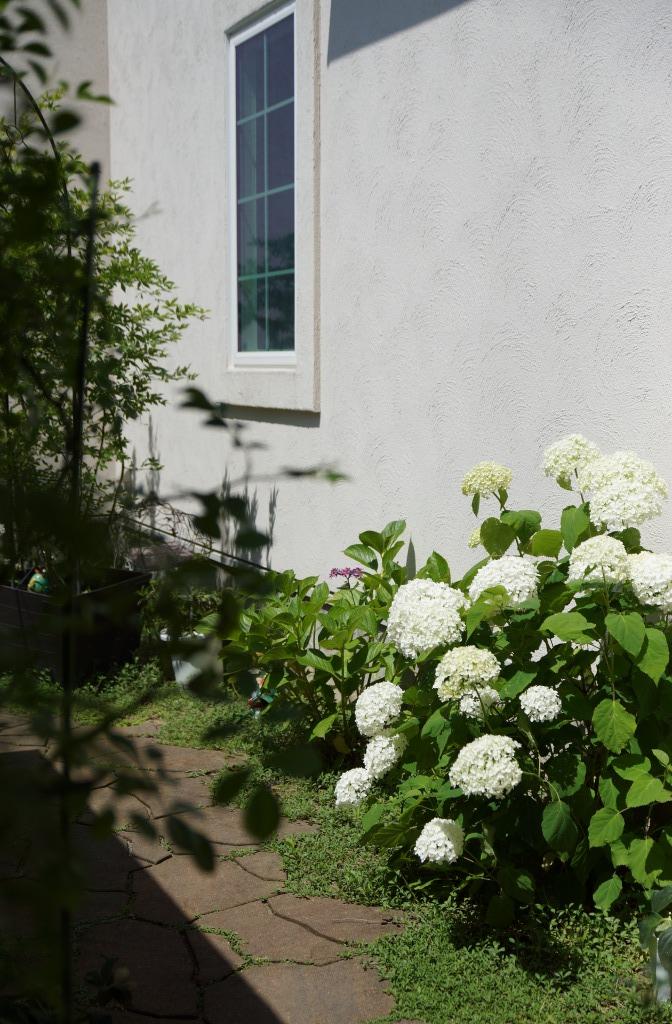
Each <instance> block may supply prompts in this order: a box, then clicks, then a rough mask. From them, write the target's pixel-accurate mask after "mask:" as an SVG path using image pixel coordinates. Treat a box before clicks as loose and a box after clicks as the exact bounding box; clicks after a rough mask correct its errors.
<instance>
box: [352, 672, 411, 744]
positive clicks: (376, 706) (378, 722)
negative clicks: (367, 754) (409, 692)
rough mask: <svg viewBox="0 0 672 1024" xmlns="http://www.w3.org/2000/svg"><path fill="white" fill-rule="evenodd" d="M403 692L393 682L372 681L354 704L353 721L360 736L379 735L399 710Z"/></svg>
mask: <svg viewBox="0 0 672 1024" xmlns="http://www.w3.org/2000/svg"><path fill="white" fill-rule="evenodd" d="M403 697H404V692H403V690H402V689H401V687H400V686H397V685H396V684H395V683H388V682H387V680H386V679H385V680H383V681H382V682H380V683H372V685H371V686H367V688H366V689H365V690H364V691H363V692H362V693H360V695H359V697H358V698H357V702H356V704H355V722H356V723H357V728H358V729H359V731H360V733H361V734H362V736H379V735H380V733H381V732H383V730H384V729H386V728H387V726H388V725H389V724H390V722H392V721H393V720H394V719H395V718H396V717H397V715H398V714H399V712H400V711H401V703H402V700H403Z"/></svg>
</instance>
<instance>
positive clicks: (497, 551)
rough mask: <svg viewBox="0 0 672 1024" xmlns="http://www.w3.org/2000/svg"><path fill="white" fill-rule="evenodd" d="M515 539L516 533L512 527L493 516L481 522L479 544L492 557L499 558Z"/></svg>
mask: <svg viewBox="0 0 672 1024" xmlns="http://www.w3.org/2000/svg"><path fill="white" fill-rule="evenodd" d="M515 539H516V534H515V532H514V530H513V529H512V527H510V526H507V525H506V523H502V522H501V520H499V519H495V518H494V516H493V517H491V518H490V519H485V520H484V521H483V522H482V523H481V544H482V545H483V547H484V548H485V550H486V551H487V552H488V554H489V555H492V557H493V558H500V557H501V556H502V555H503V554H504V552H505V551H507V550H508V548H510V547H511V545H512V544H513V542H514V540H515Z"/></svg>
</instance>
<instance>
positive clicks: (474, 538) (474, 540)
mask: <svg viewBox="0 0 672 1024" xmlns="http://www.w3.org/2000/svg"><path fill="white" fill-rule="evenodd" d="M480 546H481V528H480V526H477V527H476V529H475V530H472V531H471V534H470V535H469V540H468V541H467V547H468V548H479V547H480Z"/></svg>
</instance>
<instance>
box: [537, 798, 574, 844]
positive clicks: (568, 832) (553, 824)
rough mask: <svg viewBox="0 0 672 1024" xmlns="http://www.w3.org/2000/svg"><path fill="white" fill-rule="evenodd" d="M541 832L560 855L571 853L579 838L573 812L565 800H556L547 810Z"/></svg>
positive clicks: (542, 820) (542, 821)
mask: <svg viewBox="0 0 672 1024" xmlns="http://www.w3.org/2000/svg"><path fill="white" fill-rule="evenodd" d="M541 831H542V833H543V836H544V839H545V840H546V842H547V843H548V845H549V846H550V847H551V849H553V850H557V852H558V853H571V852H572V850H573V849H574V847H575V846H576V842H577V839H578V838H579V830H578V828H577V827H576V824H575V822H574V819H573V818H572V812H571V811H570V809H569V806H568V805H567V804H566V803H565V802H564V800H554V801H553V803H552V804H549V805H548V807H546V808H545V810H544V813H543V816H542V819H541Z"/></svg>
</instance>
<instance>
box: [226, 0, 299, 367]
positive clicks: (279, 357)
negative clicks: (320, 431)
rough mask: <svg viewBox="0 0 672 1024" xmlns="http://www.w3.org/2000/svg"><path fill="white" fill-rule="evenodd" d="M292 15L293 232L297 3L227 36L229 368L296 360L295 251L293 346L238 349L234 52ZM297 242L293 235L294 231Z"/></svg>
mask: <svg viewBox="0 0 672 1024" xmlns="http://www.w3.org/2000/svg"><path fill="white" fill-rule="evenodd" d="M290 14H291V15H292V16H293V19H294V20H293V25H292V45H293V49H294V72H293V73H294V83H293V84H294V105H293V108H294V153H293V156H294V224H295V231H296V211H297V206H298V202H299V197H298V196H297V188H296V185H297V182H296V138H297V121H296V111H297V95H296V85H297V75H296V59H297V54H296V35H297V32H296V3H295V2H294V0H292V3H289V4H283V5H282V6H281V7H278V8H277V9H275V10H273V11H272V12H271V13H270V14H268V15H266V17H263V18H261V19H259V20H258V21H255V22H254V24H252V25H250V26H249V28H245V29H242V30H241V31H239V32H236V33H235V34H232V35H231V36H230V40H229V41H230V52H229V119H228V150H229V253H230V262H229V277H230V302H231V318H230V324H231V331H230V356H229V364H230V366H232V367H241V368H244V367H249V368H254V367H259V368H269V369H271V368H273V367H280V368H282V367H293V366H296V363H297V355H296V347H297V346H296V252H295V253H294V339H293V340H294V348H293V349H291V350H290V351H285V352H268V351H267V352H240V351H239V349H238V194H237V191H238V190H237V173H236V172H237V165H238V154H237V132H236V99H237V96H236V52H237V49H238V47H239V46H240V45H241V44H242V43H246V42H247V41H248V39H252V38H254V36H256V35H259V34H260V33H261V32H265V31H266V29H268V28H270V27H271V25H275V24H276V23H277V22H278V21H282V20H283V19H284V18H287V17H288V16H289V15H290ZM295 241H296V234H295Z"/></svg>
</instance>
